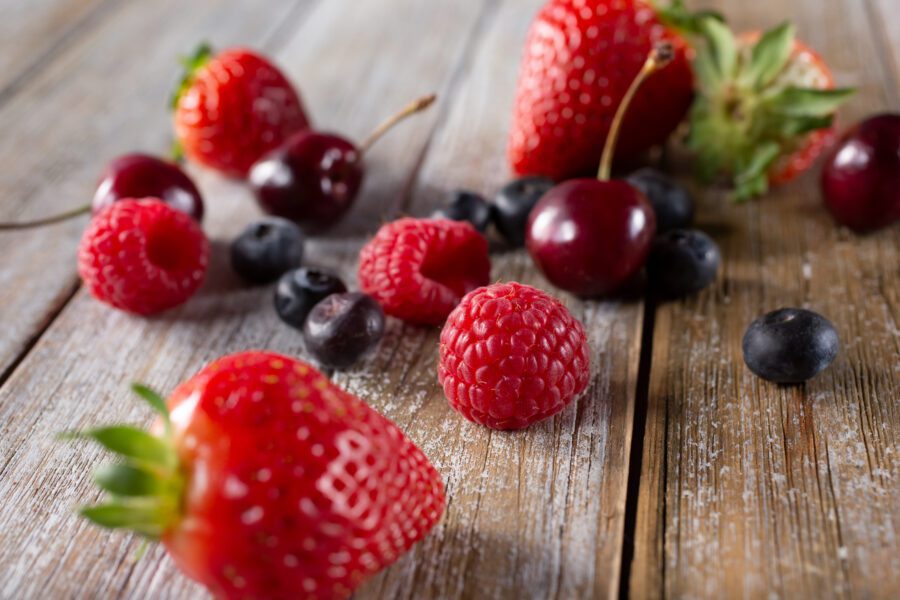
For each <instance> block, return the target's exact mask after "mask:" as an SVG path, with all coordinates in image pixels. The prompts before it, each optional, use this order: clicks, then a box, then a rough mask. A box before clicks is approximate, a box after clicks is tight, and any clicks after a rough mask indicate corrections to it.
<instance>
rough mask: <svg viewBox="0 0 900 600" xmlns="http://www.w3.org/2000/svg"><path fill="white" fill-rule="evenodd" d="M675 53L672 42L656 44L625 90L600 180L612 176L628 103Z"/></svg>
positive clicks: (609, 139) (601, 164)
mask: <svg viewBox="0 0 900 600" xmlns="http://www.w3.org/2000/svg"><path fill="white" fill-rule="evenodd" d="M674 53H675V51H674V49H673V48H672V44H670V43H669V42H660V43H659V44H657V45H656V46H654V47H653V49H652V50H650V53H649V54H648V55H647V60H646V61H644V66H642V67H641V70H640V71H639V72H638V74H637V76H636V77H635V78H634V81H632V82H631V86H629V88H628V91H627V92H625V96H623V97H622V101H621V102H620V103H619V108H618V109H616V116H615V117H614V118H613V121H612V125H611V126H610V128H609V134H608V135H607V136H606V144H605V145H604V146H603V156H602V157H601V158H600V169H599V170H598V171H597V179H599V180H600V181H606V180H608V179H609V177H610V172H611V171H612V161H613V155H614V154H615V150H616V142H617V141H618V139H619V130H620V129H621V128H622V121H624V120H625V113H627V112H628V105H629V104H631V101H632V99H634V95H635V94H636V93H637V91H638V89H639V88H640V87H641V85H642V84H643V83H644V81H645V80H646V79H647V77H649V76H650V75H652V74H653V73H655V72H656V71H658V70H659V69H661V68H663V67H665V66H666V65H667V64H669V62H670V61H671V60H672V58H673V57H674Z"/></svg>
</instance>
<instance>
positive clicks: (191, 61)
mask: <svg viewBox="0 0 900 600" xmlns="http://www.w3.org/2000/svg"><path fill="white" fill-rule="evenodd" d="M212 56H213V50H212V46H210V45H209V43H207V42H201V43H200V45H199V46H197V48H196V49H194V52H193V53H192V54H190V55H188V56H182V57H180V58H179V59H178V62H179V63H181V66H182V67H183V68H184V72H183V73H182V75H181V78H180V79H179V80H178V85H177V86H176V87H175V91H174V92H172V95H171V96H170V98H169V108H170V109H171V110H175V109H176V108H178V101H179V100H181V97H182V96H183V95H184V93H185V92H186V91H187V90H188V88H190V87H191V85H192V84H193V83H194V75H195V74H196V73H197V71H199V70H200V69H202V68H203V67H204V66H205V65H206V63H208V62H209V60H210V59H211V58H212Z"/></svg>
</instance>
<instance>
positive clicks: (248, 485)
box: [77, 352, 444, 599]
mask: <svg viewBox="0 0 900 600" xmlns="http://www.w3.org/2000/svg"><path fill="white" fill-rule="evenodd" d="M135 390H136V391H137V392H138V393H140V394H141V395H142V396H143V397H144V398H145V399H147V400H148V402H150V404H152V405H153V406H154V407H155V408H156V410H157V411H159V412H160V414H161V418H160V420H159V423H157V426H156V429H155V434H150V433H147V432H145V431H143V430H141V429H135V428H131V427H126V426H114V427H105V428H100V429H94V430H91V431H88V432H85V433H82V434H77V435H79V436H80V437H90V438H92V439H94V440H96V441H98V442H100V443H101V444H103V445H104V446H106V447H107V448H108V449H110V450H113V451H115V452H116V453H118V454H119V455H120V456H121V458H122V459H123V460H122V461H121V462H120V463H119V464H114V465H110V466H107V467H104V468H102V469H101V470H99V471H98V472H97V473H96V474H95V479H96V481H97V483H98V484H99V485H100V486H101V487H102V488H103V489H105V490H106V491H108V492H109V493H110V494H111V495H110V498H109V499H108V500H107V501H106V502H105V503H104V504H100V505H97V506H92V507H87V508H85V509H83V511H82V512H83V514H84V515H85V516H86V517H88V518H89V519H91V520H92V521H94V522H96V523H98V524H100V525H103V526H106V527H124V528H128V529H132V530H134V531H136V532H138V533H141V534H143V535H145V536H148V537H150V538H153V539H161V540H162V542H163V543H164V544H165V546H166V548H167V549H168V551H169V553H170V554H171V556H172V558H173V559H174V560H175V562H176V563H177V564H178V566H179V567H180V568H181V569H182V570H183V571H184V572H185V573H187V574H188V575H190V576H191V577H193V578H194V579H196V580H197V581H199V582H201V583H202V584H203V585H205V586H206V587H207V588H209V590H210V591H211V592H212V593H213V594H214V595H215V596H216V597H218V598H267V599H280V598H344V597H347V596H349V595H350V593H351V592H352V590H353V589H354V588H355V587H356V586H358V585H359V583H360V582H361V581H362V580H363V579H365V578H366V577H367V576H369V575H371V574H372V573H374V572H376V571H378V570H379V569H381V568H383V567H384V566H386V565H389V564H391V563H392V562H394V561H395V560H397V558H398V557H399V556H400V555H401V554H402V553H403V552H405V551H406V550H407V549H409V548H410V546H412V545H413V544H414V543H415V542H417V541H418V540H420V539H421V538H422V537H423V536H424V535H425V534H426V533H427V532H428V530H429V529H431V528H432V527H433V526H434V524H435V523H436V522H437V521H438V519H439V518H440V516H441V513H442V511H443V508H444V492H443V486H442V484H441V479H440V475H438V473H437V471H435V469H434V467H432V466H431V464H430V463H429V462H428V459H427V458H426V457H425V455H424V454H423V453H422V452H421V451H420V450H419V449H418V448H417V447H416V446H415V445H414V444H413V443H412V442H411V441H410V440H409V439H408V438H407V437H406V436H405V435H404V434H403V432H401V431H400V430H399V429H398V428H397V427H396V425H394V424H393V423H392V422H391V421H389V420H388V419H386V418H385V417H383V416H381V415H380V414H378V413H377V412H375V411H374V410H372V409H371V408H369V406H368V405H366V404H365V403H364V402H362V401H361V400H359V399H358V398H356V397H354V396H352V395H350V394H348V393H347V392H345V391H343V390H342V389H340V388H338V387H336V386H335V385H334V384H332V383H331V382H330V381H329V380H328V379H326V378H325V376H324V375H322V374H321V373H319V372H318V371H316V370H315V369H313V368H312V367H310V366H309V365H307V364H306V363H303V362H300V361H297V360H294V359H291V358H289V357H286V356H281V355H278V354H273V353H265V352H243V353H239V354H233V355H230V356H226V357H224V358H221V359H219V360H217V361H215V362H213V363H212V364H210V365H209V366H207V367H206V368H204V369H203V370H202V371H200V372H199V373H198V374H197V375H195V376H194V377H193V378H191V379H190V380H189V381H187V382H186V383H184V384H182V385H181V386H180V387H178V388H177V389H176V390H175V392H174V393H173V394H172V396H171V397H170V398H169V400H168V407H167V406H166V403H165V402H164V401H163V400H162V399H161V398H159V397H158V396H156V395H155V394H154V393H153V392H151V391H150V390H148V389H146V388H143V387H141V386H135Z"/></svg>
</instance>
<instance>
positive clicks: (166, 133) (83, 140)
mask: <svg viewBox="0 0 900 600" xmlns="http://www.w3.org/2000/svg"><path fill="white" fill-rule="evenodd" d="M310 4H312V0H310V1H308V2H295V1H279V2H274V3H271V4H269V5H268V6H269V8H268V9H267V10H266V11H261V10H259V8H258V7H257V6H256V5H255V4H254V3H253V2H249V1H246V2H245V1H242V2H238V3H234V4H233V5H229V7H228V10H222V6H221V5H220V4H219V3H217V2H209V1H204V2H197V3H195V4H192V7H191V10H189V11H182V10H179V7H180V4H178V3H177V2H172V1H169V0H165V1H162V2H149V3H148V2H133V3H127V4H125V5H123V6H121V7H117V10H116V11H115V14H114V15H113V16H112V18H109V19H108V20H104V21H103V23H102V24H101V25H100V26H97V27H94V28H91V29H90V30H89V31H85V32H83V35H82V37H80V38H79V39H78V41H77V42H76V43H73V44H72V45H71V46H70V47H69V48H67V50H66V52H65V53H61V54H59V55H58V56H56V57H55V59H54V60H53V61H52V62H51V63H50V64H47V65H45V66H44V68H43V69H42V70H41V71H40V73H37V74H35V75H34V76H33V77H31V78H30V79H29V80H28V82H27V85H25V86H24V87H23V88H22V89H20V90H19V91H18V92H17V93H16V94H14V95H13V96H12V97H10V98H9V99H8V100H7V102H6V103H5V104H4V106H3V108H2V111H0V130H2V131H3V136H4V137H3V140H4V143H3V144H0V164H2V165H3V170H2V172H0V219H2V220H4V221H6V220H25V219H29V218H36V217H38V216H45V215H48V214H53V213H55V212H58V211H60V210H66V209H70V208H73V207H75V206H78V205H81V204H84V203H87V202H89V201H90V199H91V196H92V195H93V192H94V186H95V185H96V178H97V176H98V174H99V172H100V170H101V169H102V168H103V164H104V162H105V161H106V160H108V159H109V158H112V157H113V156H115V155H116V154H119V153H122V152H125V151H129V150H134V149H141V150H145V151H150V152H164V151H165V150H166V148H168V147H169V145H170V139H171V134H170V131H171V125H170V121H169V115H168V112H167V105H166V102H167V98H168V94H169V93H170V91H171V86H172V85H173V81H174V79H175V76H176V74H177V69H178V67H177V57H178V56H179V55H181V54H183V53H185V52H189V51H190V49H191V48H192V47H193V46H195V45H196V44H197V43H198V42H199V40H202V39H209V40H210V41H212V42H213V43H216V44H220V45H229V44H235V43H245V44H250V45H253V44H258V43H260V42H261V41H262V40H264V39H266V38H267V37H269V36H271V35H274V34H277V32H278V31H279V30H280V28H281V27H282V26H283V24H284V23H285V21H287V22H288V23H290V22H292V21H293V20H294V19H295V13H296V12H297V11H298V10H302V9H303V8H304V7H305V6H308V5H310ZM175 15H178V16H177V18H175ZM135 32H139V35H138V34H136V33H135ZM84 224H85V219H84V218H82V219H76V220H75V221H72V222H69V223H65V224H61V225H56V226H53V227H50V228H47V229H45V230H42V231H40V232H35V231H23V232H4V233H3V234H2V235H0V256H3V268H2V269H0V321H2V322H3V324H4V327H3V328H0V381H2V380H3V378H4V376H5V374H6V373H7V372H8V370H9V368H10V367H11V366H12V365H14V364H15V361H16V360H17V358H18V357H19V356H20V355H21V354H22V352H23V351H24V350H26V349H27V348H28V346H29V344H30V343H31V340H32V339H33V338H34V337H35V336H36V335H37V334H38V333H39V332H40V331H42V330H43V329H44V328H45V326H46V324H47V323H48V322H49V321H50V320H51V319H52V318H53V317H54V316H55V314H56V313H57V312H58V311H59V309H60V308H61V307H62V306H63V304H64V303H65V302H66V301H67V300H68V299H69V298H70V297H71V295H72V293H73V292H74V290H75V288H76V285H77V278H76V275H75V261H74V255H75V248H76V247H77V244H78V240H79V238H80V234H81V231H82V229H83V227H84ZM48 240H50V243H48Z"/></svg>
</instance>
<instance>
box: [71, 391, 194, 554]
mask: <svg viewBox="0 0 900 600" xmlns="http://www.w3.org/2000/svg"><path fill="white" fill-rule="evenodd" d="M132 390H133V391H134V392H135V393H136V394H137V395H138V396H140V397H141V398H142V399H143V400H144V401H145V402H147V404H149V405H150V406H151V407H152V408H153V409H154V410H155V411H156V412H157V413H158V414H159V415H160V417H161V420H162V423H163V431H162V433H160V434H153V433H150V432H148V431H145V430H143V429H139V428H136V427H132V426H130V425H110V426H106V427H98V428H95V429H89V430H87V431H80V432H74V433H66V434H63V436H62V437H63V438H64V439H83V440H93V441H95V442H97V443H99V444H100V445H101V446H103V447H104V448H106V449H107V450H109V451H111V452H113V453H114V454H115V455H117V457H118V458H119V461H118V462H115V463H112V464H107V465H103V466H101V467H99V468H98V469H96V470H95V471H94V473H93V478H94V481H95V483H96V484H97V485H98V486H99V487H100V488H101V489H103V490H104V491H106V492H107V493H108V497H107V499H106V500H105V501H104V502H102V503H100V504H96V505H91V506H83V507H81V509H80V511H79V512H80V513H81V514H82V515H83V516H84V517H85V518H87V519H88V520H90V521H92V522H94V523H96V524H97V525H100V526H101V527H106V528H109V529H129V530H131V531H134V532H135V533H138V534H140V535H142V536H144V537H147V538H150V539H153V540H157V539H159V538H160V537H161V536H162V535H163V534H164V533H165V532H166V531H168V530H170V529H171V528H172V527H173V526H175V524H176V523H177V522H178V521H179V520H180V518H181V514H182V498H183V496H184V490H185V486H186V479H187V478H186V474H185V471H184V468H183V466H182V464H181V461H180V460H179V458H178V453H177V452H176V450H175V444H174V441H173V433H172V422H171V419H170V416H169V410H168V408H167V407H166V403H165V400H163V399H162V397H161V396H160V395H159V394H157V393H156V392H154V391H153V390H151V389H150V388H148V387H146V386H143V385H141V384H134V385H132Z"/></svg>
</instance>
